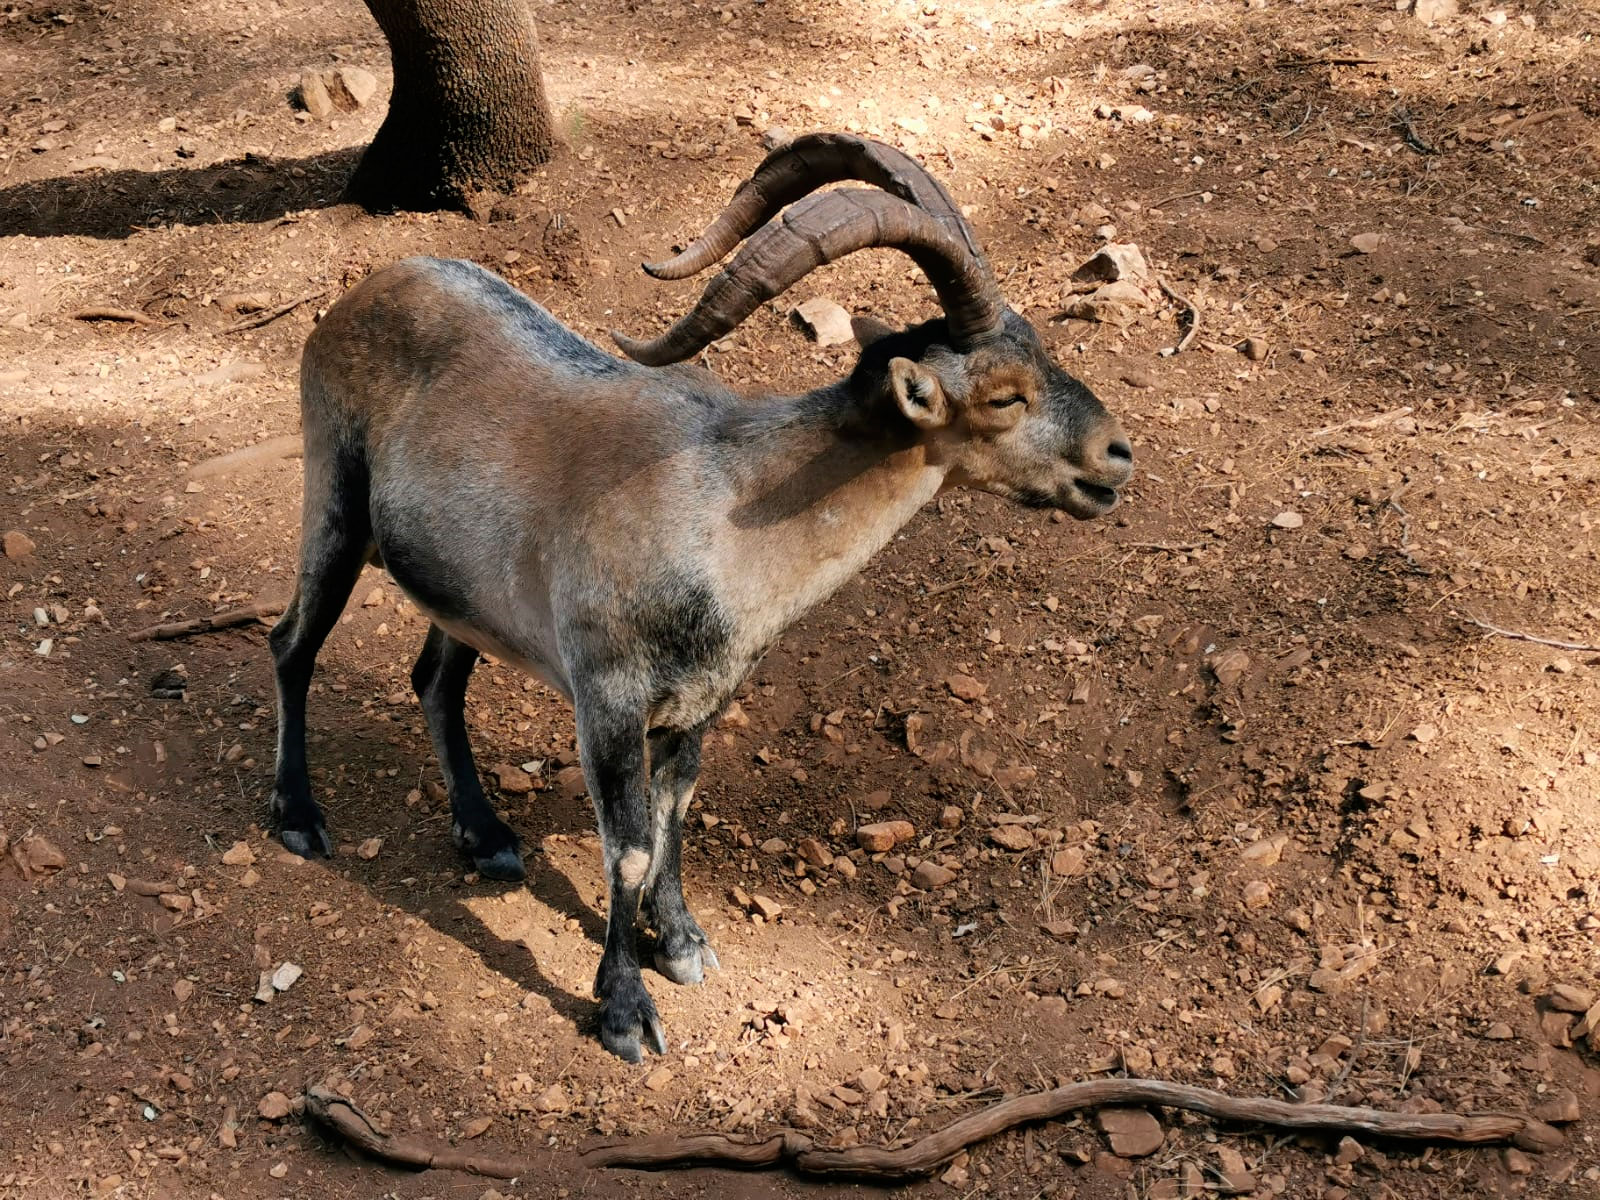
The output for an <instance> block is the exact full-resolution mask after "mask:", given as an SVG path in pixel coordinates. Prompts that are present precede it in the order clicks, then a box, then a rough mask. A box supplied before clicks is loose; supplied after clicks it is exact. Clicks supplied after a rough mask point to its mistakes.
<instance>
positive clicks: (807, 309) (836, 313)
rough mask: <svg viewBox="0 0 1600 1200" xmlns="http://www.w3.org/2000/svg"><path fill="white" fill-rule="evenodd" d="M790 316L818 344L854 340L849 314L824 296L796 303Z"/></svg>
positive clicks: (836, 343)
mask: <svg viewBox="0 0 1600 1200" xmlns="http://www.w3.org/2000/svg"><path fill="white" fill-rule="evenodd" d="M790 316H792V317H793V318H794V320H795V323H796V324H798V325H799V326H800V327H801V328H802V329H804V330H805V331H806V333H807V334H809V335H810V337H811V340H812V341H814V342H816V343H817V345H819V346H836V345H838V344H839V343H841V342H852V341H854V340H855V336H856V335H855V333H854V332H853V331H852V330H851V328H850V314H849V313H848V312H846V311H845V310H844V309H843V308H841V307H840V306H839V305H838V303H836V302H835V301H833V300H829V299H827V298H826V297H824V296H817V297H814V298H813V299H810V300H807V301H806V302H805V303H803V304H799V305H796V306H795V308H794V310H793V312H791V313H790Z"/></svg>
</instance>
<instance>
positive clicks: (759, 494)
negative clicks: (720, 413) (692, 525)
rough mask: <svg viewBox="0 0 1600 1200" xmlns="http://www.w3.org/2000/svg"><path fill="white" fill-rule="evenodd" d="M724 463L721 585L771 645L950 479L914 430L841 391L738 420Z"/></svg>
mask: <svg viewBox="0 0 1600 1200" xmlns="http://www.w3.org/2000/svg"><path fill="white" fill-rule="evenodd" d="M735 422H736V423H735V424H734V425H731V426H730V428H729V429H728V431H727V434H728V436H727V440H726V441H725V442H724V443H723V444H724V446H725V447H726V458H725V460H724V463H723V467H724V470H725V471H726V472H727V477H728V479H729V481H730V483H731V484H732V489H731V490H732V493H733V494H732V497H731V500H730V504H729V507H728V510H727V514H726V523H725V526H724V534H725V540H724V542H723V545H722V546H721V551H722V553H721V554H720V555H719V558H720V560H721V564H722V583H723V587H722V589H721V591H722V594H723V596H724V599H725V602H727V603H729V604H730V605H731V607H732V608H733V610H734V612H735V614H736V616H737V618H738V621H739V624H740V626H741V627H742V628H743V629H744V630H745V632H746V634H747V636H748V637H750V638H751V639H753V640H755V641H757V642H760V643H762V644H765V643H766V642H767V641H770V640H771V639H772V638H773V637H776V636H777V634H778V633H780V632H781V631H782V630H783V628H784V627H786V626H787V625H788V624H789V623H790V622H792V621H793V620H794V619H795V618H797V617H798V616H799V615H800V614H801V613H803V612H804V611H805V610H806V609H807V608H810V607H811V606H812V605H813V604H816V603H817V602H818V601H820V600H822V599H823V598H824V597H826V596H828V595H829V594H830V593H832V592H833V590H834V589H835V588H837V587H838V586H839V585H840V584H842V583H843V582H844V581H845V580H847V579H849V578H850V577H851V576H852V575H854V574H855V573H856V572H857V571H859V570H860V569H861V568H862V567H863V566H864V565H865V564H866V562H867V560H868V559H869V558H870V557H871V556H872V555H873V554H874V553H876V552H877V551H878V550H879V549H880V548H881V547H882V546H883V545H884V544H885V543H886V542H888V540H889V539H890V538H892V537H893V536H894V535H895V533H896V532H897V531H898V530H899V529H900V528H901V527H902V526H904V525H905V523H906V522H907V521H909V520H910V519H911V517H912V515H913V514H915V513H916V511H917V509H919V508H921V507H922V506H923V505H924V504H926V503H927V502H928V500H929V499H931V498H932V497H933V496H934V495H935V494H936V493H937V492H938V491H939V489H940V487H941V485H942V484H943V483H944V479H945V475H946V473H947V471H948V467H947V466H944V465H941V464H939V463H937V462H934V461H931V459H930V456H929V454H928V452H927V449H926V447H925V446H924V445H923V444H922V443H921V442H920V440H918V439H915V438H913V437H911V436H909V435H907V434H903V433H902V434H898V435H897V434H887V433H884V432H883V431H882V430H881V429H873V428H872V427H871V423H870V422H868V421H865V420H864V419H863V414H862V413H861V412H860V411H859V410H858V409H857V408H856V407H855V406H854V404H853V402H852V400H851V399H850V397H849V396H848V395H847V394H846V393H845V392H844V391H843V389H842V388H839V387H835V388H827V389H823V390H822V391H820V392H813V393H810V394H808V395H805V396H798V397H794V398H792V399H786V400H781V401H774V402H772V403H771V404H770V405H769V406H766V407H764V408H762V409H761V410H759V411H758V412H755V413H751V414H747V415H744V416H741V417H738V418H735Z"/></svg>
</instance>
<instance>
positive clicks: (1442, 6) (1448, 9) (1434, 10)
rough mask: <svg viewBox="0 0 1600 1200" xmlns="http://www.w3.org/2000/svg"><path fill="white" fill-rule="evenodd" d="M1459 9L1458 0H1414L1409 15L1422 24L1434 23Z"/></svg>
mask: <svg viewBox="0 0 1600 1200" xmlns="http://www.w3.org/2000/svg"><path fill="white" fill-rule="evenodd" d="M1460 11H1461V5H1460V2H1459V0H1414V2H1413V3H1412V5H1411V15H1412V16H1413V17H1414V18H1415V19H1416V20H1418V21H1420V22H1421V23H1422V24H1424V25H1436V24H1438V23H1439V22H1440V21H1445V20H1448V19H1449V18H1451V17H1453V16H1455V15H1456V14H1457V13H1458V12H1460Z"/></svg>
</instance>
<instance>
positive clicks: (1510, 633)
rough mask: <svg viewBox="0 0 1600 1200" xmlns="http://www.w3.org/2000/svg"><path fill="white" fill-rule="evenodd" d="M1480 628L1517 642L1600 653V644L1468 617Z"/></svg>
mask: <svg viewBox="0 0 1600 1200" xmlns="http://www.w3.org/2000/svg"><path fill="white" fill-rule="evenodd" d="M1467 620H1469V621H1471V622H1472V623H1473V624H1474V625H1476V626H1478V628H1480V629H1487V630H1488V631H1489V632H1490V633H1491V634H1493V635H1495V636H1496V637H1503V638H1511V639H1513V640H1515V641H1519V642H1534V643H1535V644H1537V645H1540V646H1554V647H1555V648H1556V649H1557V650H1586V651H1595V652H1597V653H1600V646H1591V645H1590V644H1589V643H1587V642H1563V641H1561V640H1560V639H1559V638H1547V637H1540V636H1539V635H1538V634H1534V633H1520V632H1518V631H1517V630H1515V629H1501V628H1500V626H1498V625H1491V624H1489V622H1487V621H1480V620H1479V619H1478V618H1477V617H1468V618H1467Z"/></svg>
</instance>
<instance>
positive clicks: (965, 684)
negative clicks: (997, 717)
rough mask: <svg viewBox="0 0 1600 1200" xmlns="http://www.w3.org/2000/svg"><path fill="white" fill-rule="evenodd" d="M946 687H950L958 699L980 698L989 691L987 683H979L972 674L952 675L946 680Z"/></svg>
mask: <svg viewBox="0 0 1600 1200" xmlns="http://www.w3.org/2000/svg"><path fill="white" fill-rule="evenodd" d="M944 685H945V687H947V688H949V689H950V694H951V695H952V696H954V697H955V698H956V699H957V700H966V701H968V702H969V703H970V702H971V701H973V700H980V699H982V698H983V696H984V694H985V693H986V692H988V690H989V687H988V685H987V684H984V683H979V682H978V681H977V680H976V679H974V678H973V677H972V676H971V675H952V676H950V677H949V678H948V679H946V680H945V681H944Z"/></svg>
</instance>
